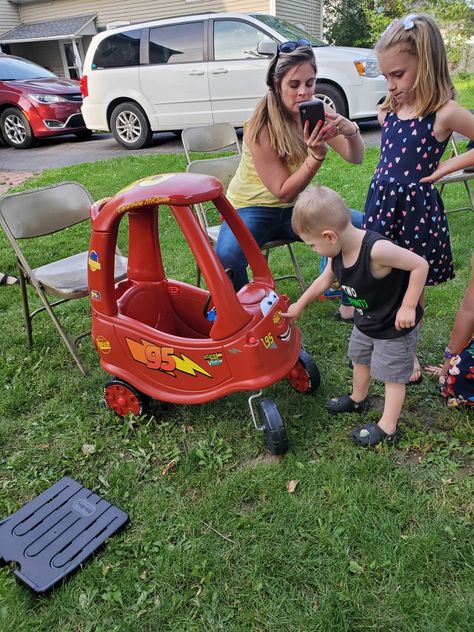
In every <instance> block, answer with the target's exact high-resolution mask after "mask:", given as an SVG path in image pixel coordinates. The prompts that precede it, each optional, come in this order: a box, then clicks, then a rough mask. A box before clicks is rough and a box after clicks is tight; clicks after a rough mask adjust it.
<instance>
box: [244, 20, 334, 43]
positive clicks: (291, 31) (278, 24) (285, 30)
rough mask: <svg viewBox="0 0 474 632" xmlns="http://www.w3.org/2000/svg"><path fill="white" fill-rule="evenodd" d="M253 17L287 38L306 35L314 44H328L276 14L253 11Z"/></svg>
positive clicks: (297, 38)
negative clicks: (277, 16)
mask: <svg viewBox="0 0 474 632" xmlns="http://www.w3.org/2000/svg"><path fill="white" fill-rule="evenodd" d="M252 17H254V18H256V19H257V20H260V22H263V23H264V24H266V25H267V26H269V27H270V28H272V29H273V30H274V31H277V32H278V33H280V35H282V36H283V37H284V38H285V39H286V40H299V39H300V38H301V37H304V38H305V39H307V40H309V41H310V42H311V45H312V46H315V47H316V46H328V44H326V42H323V41H321V40H318V39H316V38H315V37H313V36H312V35H310V34H309V33H306V31H303V29H300V28H298V27H297V26H295V25H294V24H291V23H290V22H287V21H286V20H280V18H276V17H275V16H274V15H262V14H257V13H253V14H252Z"/></svg>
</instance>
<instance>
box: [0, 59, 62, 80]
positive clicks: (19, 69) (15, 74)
mask: <svg viewBox="0 0 474 632" xmlns="http://www.w3.org/2000/svg"><path fill="white" fill-rule="evenodd" d="M51 77H54V78H56V75H55V74H54V73H52V72H50V71H49V70H46V68H42V67H41V66H38V65H37V64H33V63H32V62H30V61H26V60H24V59H18V58H17V57H0V81H16V80H18V79H45V78H51Z"/></svg>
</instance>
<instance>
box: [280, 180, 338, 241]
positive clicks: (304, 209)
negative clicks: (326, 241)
mask: <svg viewBox="0 0 474 632" xmlns="http://www.w3.org/2000/svg"><path fill="white" fill-rule="evenodd" d="M350 222H351V213H350V211H349V208H348V206H347V204H346V203H345V202H344V200H343V199H342V197H341V196H340V195H339V193H336V191H333V190H332V189H330V188H329V187H323V186H321V185H316V186H314V187H309V188H307V189H306V190H305V191H303V192H302V193H300V194H299V195H298V198H297V199H296V202H295V206H294V207H293V214H292V218H291V226H292V228H293V230H294V231H295V233H296V234H297V235H315V234H316V233H319V234H321V233H322V232H323V231H325V230H334V231H335V232H340V231H342V230H344V229H345V228H346V227H347V226H348V225H349V224H350Z"/></svg>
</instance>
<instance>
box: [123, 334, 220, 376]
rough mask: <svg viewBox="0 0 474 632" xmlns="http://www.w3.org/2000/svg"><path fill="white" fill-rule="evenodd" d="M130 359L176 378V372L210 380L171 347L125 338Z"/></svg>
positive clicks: (202, 371) (194, 363)
mask: <svg viewBox="0 0 474 632" xmlns="http://www.w3.org/2000/svg"><path fill="white" fill-rule="evenodd" d="M125 340H126V341H127V345H128V348H129V350H130V353H131V354H132V358H133V359H134V360H136V361H137V362H141V363H142V364H146V366H147V368H149V369H153V370H155V371H163V372H164V373H168V375H172V376H173V377H176V371H179V372H181V373H186V374H187V375H192V376H193V377H196V374H197V373H200V374H201V375H205V376H206V377H210V378H212V375H211V374H210V373H208V372H207V371H206V369H203V368H202V366H199V364H196V362H194V360H191V358H188V357H187V356H185V355H183V354H182V353H180V354H179V355H178V353H176V352H175V349H174V348H173V347H159V346H158V345H154V344H153V343H152V342H148V341H147V340H143V338H141V339H140V342H137V341H136V340H132V339H131V338H125Z"/></svg>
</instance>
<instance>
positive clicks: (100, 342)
mask: <svg viewBox="0 0 474 632" xmlns="http://www.w3.org/2000/svg"><path fill="white" fill-rule="evenodd" d="M95 343H96V345H97V349H98V350H99V351H100V352H101V353H105V355H107V354H108V353H110V350H111V349H112V345H111V344H110V341H109V340H107V338H104V336H97V338H96V339H95Z"/></svg>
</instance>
